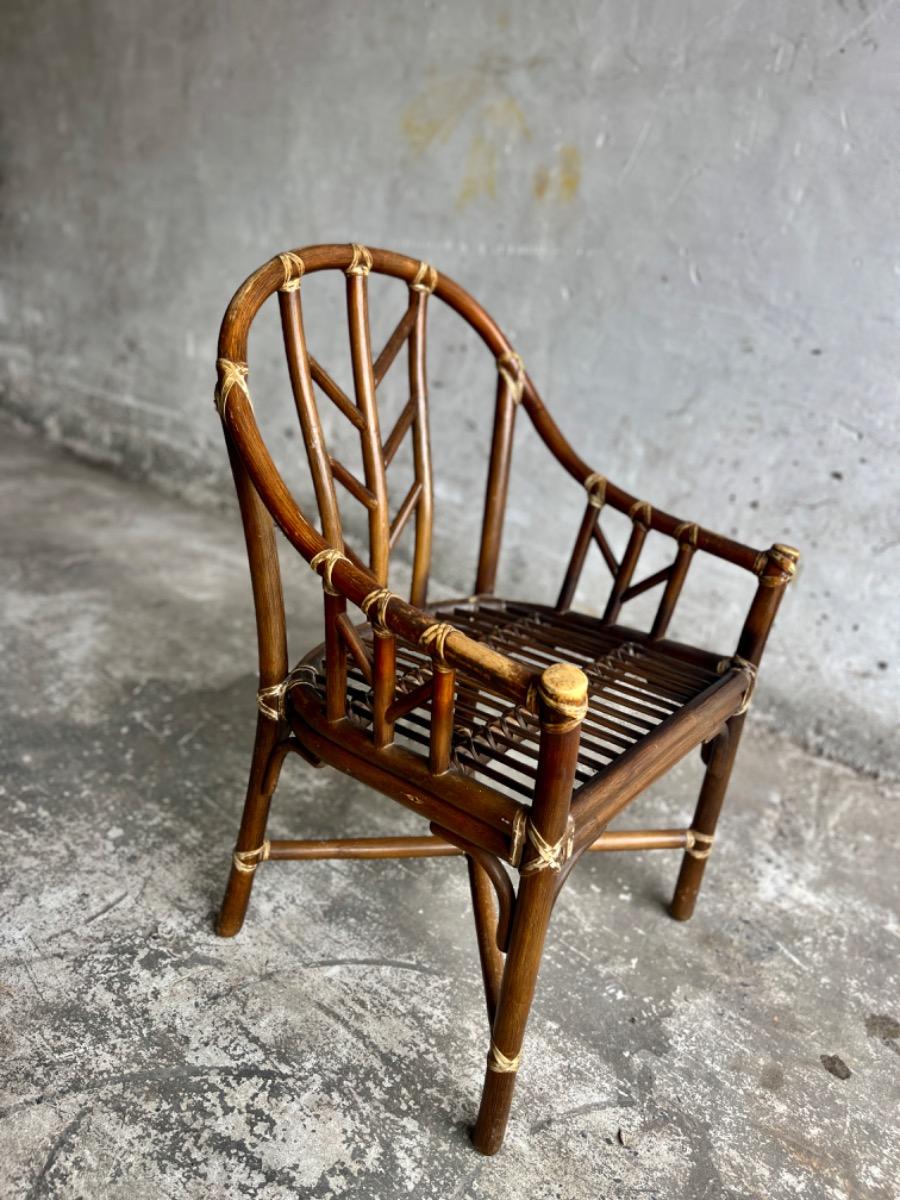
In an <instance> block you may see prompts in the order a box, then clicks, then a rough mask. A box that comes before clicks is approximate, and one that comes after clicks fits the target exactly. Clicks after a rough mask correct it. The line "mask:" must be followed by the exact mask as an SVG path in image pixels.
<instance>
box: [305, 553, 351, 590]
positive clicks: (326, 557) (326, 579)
mask: <svg viewBox="0 0 900 1200" xmlns="http://www.w3.org/2000/svg"><path fill="white" fill-rule="evenodd" d="M349 561H350V559H349V558H348V557H347V555H346V554H342V553H341V551H340V550H334V549H332V548H331V547H329V548H328V549H326V550H320V551H319V553H318V554H314V555H313V556H312V558H311V559H310V560H309V565H310V566H311V567H312V569H313V570H314V571H318V569H319V566H320V565H321V564H322V563H324V564H325V569H324V571H323V572H322V585H323V587H324V588H325V591H326V592H327V593H328V594H329V596H339V595H340V592H339V591H338V590H337V588H336V587H335V586H334V584H333V583H332V582H331V573H332V571H333V570H334V568H335V566H336V565H337V563H339V562H345V563H349Z"/></svg>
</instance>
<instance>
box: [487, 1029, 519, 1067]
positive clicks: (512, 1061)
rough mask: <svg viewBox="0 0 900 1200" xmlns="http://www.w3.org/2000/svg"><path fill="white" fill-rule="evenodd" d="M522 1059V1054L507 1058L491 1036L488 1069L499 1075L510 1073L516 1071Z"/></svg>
mask: <svg viewBox="0 0 900 1200" xmlns="http://www.w3.org/2000/svg"><path fill="white" fill-rule="evenodd" d="M521 1061H522V1055H521V1054H517V1055H516V1056H515V1058H507V1057H506V1055H505V1054H504V1053H503V1051H502V1050H501V1049H500V1048H499V1047H498V1046H497V1043H496V1042H495V1041H494V1039H493V1038H491V1048H490V1050H489V1051H488V1070H489V1071H497V1072H499V1073H500V1074H501V1075H510V1074H513V1073H514V1072H516V1071H518V1069H519V1063H520V1062H521Z"/></svg>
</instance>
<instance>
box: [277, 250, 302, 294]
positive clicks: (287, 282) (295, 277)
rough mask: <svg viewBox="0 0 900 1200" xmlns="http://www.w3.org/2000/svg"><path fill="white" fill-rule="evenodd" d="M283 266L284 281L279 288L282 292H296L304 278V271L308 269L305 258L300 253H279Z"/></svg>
mask: <svg viewBox="0 0 900 1200" xmlns="http://www.w3.org/2000/svg"><path fill="white" fill-rule="evenodd" d="M278 257H279V259H280V260H281V266H282V269H283V270H284V283H283V284H282V285H281V287H280V288H279V291H282V292H296V291H298V290H299V288H300V281H301V280H302V278H303V272H304V271H305V270H306V267H305V265H304V262H303V259H302V258H301V257H300V255H299V254H294V253H293V252H292V251H290V250H289V251H288V252H287V253H286V254H279V255H278Z"/></svg>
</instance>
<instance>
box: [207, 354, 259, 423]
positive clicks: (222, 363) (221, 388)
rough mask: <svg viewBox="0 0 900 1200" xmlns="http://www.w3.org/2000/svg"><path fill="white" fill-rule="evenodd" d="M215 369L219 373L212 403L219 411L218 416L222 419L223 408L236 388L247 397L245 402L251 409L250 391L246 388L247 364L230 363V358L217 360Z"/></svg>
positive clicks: (223, 414)
mask: <svg viewBox="0 0 900 1200" xmlns="http://www.w3.org/2000/svg"><path fill="white" fill-rule="evenodd" d="M216 367H217V368H218V371H219V382H218V384H217V386H216V390H215V393H214V402H215V406H216V408H217V409H218V410H219V416H220V417H222V418H224V416H225V406H226V404H227V403H228V397H229V396H230V395H231V393H232V391H233V389H234V388H238V389H239V390H240V391H242V392H243V393H244V395H245V396H246V397H247V402H248V403H249V405H250V407H251V408H252V407H253V401H252V400H251V399H250V389H249V387H248V386H247V373H248V370H249V368H248V367H247V364H246V363H238V362H232V361H231V359H230V358H219V359H217V360H216Z"/></svg>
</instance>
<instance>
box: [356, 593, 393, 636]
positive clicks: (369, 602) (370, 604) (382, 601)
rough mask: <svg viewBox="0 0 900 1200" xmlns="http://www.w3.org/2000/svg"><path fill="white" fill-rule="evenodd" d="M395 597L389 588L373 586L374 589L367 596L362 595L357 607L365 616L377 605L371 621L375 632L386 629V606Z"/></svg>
mask: <svg viewBox="0 0 900 1200" xmlns="http://www.w3.org/2000/svg"><path fill="white" fill-rule="evenodd" d="M396 598H397V597H396V595H395V593H394V592H392V591H391V589H390V588H375V590H374V591H372V592H369V594H368V595H367V596H364V597H363V600H362V603H361V604H360V606H359V607H360V608H361V609H362V610H363V612H364V613H365V614H366V616H367V617H371V613H370V611H369V610H370V609H372V608H375V607H376V606H377V612H376V614H375V618H374V620H373V621H372V624H373V625H374V626H375V628H376V632H378V631H379V630H386V629H387V606H388V605H389V604H390V602H391V601H392V600H396Z"/></svg>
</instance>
